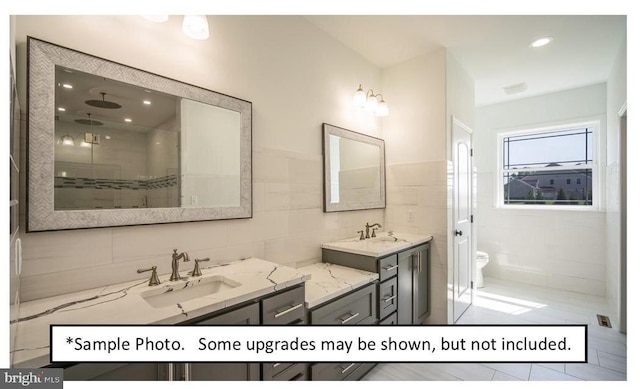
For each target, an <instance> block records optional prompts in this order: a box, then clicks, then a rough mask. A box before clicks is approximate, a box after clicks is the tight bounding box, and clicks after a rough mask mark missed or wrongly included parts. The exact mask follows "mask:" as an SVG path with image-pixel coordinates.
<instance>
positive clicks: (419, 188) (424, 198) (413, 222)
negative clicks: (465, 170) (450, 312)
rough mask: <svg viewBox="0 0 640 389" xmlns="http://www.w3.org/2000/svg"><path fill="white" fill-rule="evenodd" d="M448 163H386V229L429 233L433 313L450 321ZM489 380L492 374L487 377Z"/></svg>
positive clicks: (434, 318)
mask: <svg viewBox="0 0 640 389" xmlns="http://www.w3.org/2000/svg"><path fill="white" fill-rule="evenodd" d="M446 177H447V164H446V162H445V161H432V162H420V163H407V164H393V165H388V166H387V188H389V189H388V190H387V196H388V197H387V208H386V212H385V220H386V225H385V226H384V227H385V228H384V229H385V230H386V231H394V230H397V231H404V232H415V233H428V234H432V235H433V236H434V239H433V241H432V242H431V272H432V273H431V282H432V286H431V291H432V296H431V315H430V316H429V318H428V319H427V320H428V322H429V323H446V322H447V269H448V265H447V212H448V209H447V186H446V185H447V181H446ZM488 379H490V377H489V378H488Z"/></svg>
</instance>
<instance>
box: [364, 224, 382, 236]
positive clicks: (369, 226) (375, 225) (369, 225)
mask: <svg viewBox="0 0 640 389" xmlns="http://www.w3.org/2000/svg"><path fill="white" fill-rule="evenodd" d="M364 227H365V229H366V230H367V234H366V235H365V236H364V238H365V239H369V238H372V237H373V238H375V237H376V232H375V229H374V231H373V236H371V235H369V228H371V227H378V228H382V225H380V224H379V223H373V224H369V223H367V225H365V226H364Z"/></svg>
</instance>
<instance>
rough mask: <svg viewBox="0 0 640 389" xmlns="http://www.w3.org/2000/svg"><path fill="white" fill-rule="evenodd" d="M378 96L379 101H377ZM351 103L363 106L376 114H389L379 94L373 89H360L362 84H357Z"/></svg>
mask: <svg viewBox="0 0 640 389" xmlns="http://www.w3.org/2000/svg"><path fill="white" fill-rule="evenodd" d="M378 97H380V101H378ZM353 104H354V105H355V106H356V107H358V108H364V109H366V110H367V111H369V112H375V113H376V116H379V117H384V116H389V106H388V105H387V103H386V101H384V97H382V95H381V94H376V93H375V92H374V91H373V89H369V90H368V91H367V92H366V93H365V91H364V90H363V89H362V84H360V86H358V90H357V91H356V93H355V94H354V95H353Z"/></svg>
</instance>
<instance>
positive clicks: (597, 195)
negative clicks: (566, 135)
mask: <svg viewBox="0 0 640 389" xmlns="http://www.w3.org/2000/svg"><path fill="white" fill-rule="evenodd" d="M603 123H605V120H604V118H602V117H598V118H589V119H584V120H579V121H567V122H563V123H556V124H551V125H544V126H527V127H522V128H519V129H513V130H504V131H500V132H498V134H497V149H496V153H497V162H498V163H497V170H496V171H497V177H496V180H495V189H494V195H495V197H494V198H495V206H496V207H497V208H502V209H523V210H534V209H535V210H555V211H562V210H571V211H601V210H602V205H603V204H604V193H603V189H602V188H603V187H604V185H602V183H601V180H602V177H604V175H603V174H602V172H601V164H600V161H603V160H604V149H605V145H604V144H603V139H602V132H603V131H602V127H603V125H604V124H603ZM580 127H591V128H593V137H592V139H593V146H592V157H593V162H592V163H591V166H590V168H591V192H592V196H593V197H592V201H591V205H549V204H544V205H541V204H505V202H504V183H503V182H504V181H503V177H504V173H505V169H504V150H503V147H504V138H506V137H513V136H522V135H534V134H544V133H550V132H556V131H562V130H570V129H572V128H580ZM531 170H532V171H539V170H540V169H539V168H532V169H531ZM545 170H547V171H550V170H554V169H553V168H552V169H545ZM555 170H566V167H562V168H561V167H558V168H556V169H555Z"/></svg>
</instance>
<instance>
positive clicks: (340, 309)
mask: <svg viewBox="0 0 640 389" xmlns="http://www.w3.org/2000/svg"><path fill="white" fill-rule="evenodd" d="M377 307H378V302H377V293H376V285H375V284H370V285H368V286H365V287H364V288H362V289H358V290H356V291H355V292H352V293H349V294H347V295H345V296H343V297H340V298H338V299H337V300H334V301H332V302H330V303H329V304H327V305H324V306H322V307H320V308H318V309H314V310H313V311H311V324H332V325H336V324H338V325H340V324H345V325H351V324H373V323H375V322H376V320H377V316H378V315H377V312H376V310H377Z"/></svg>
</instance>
